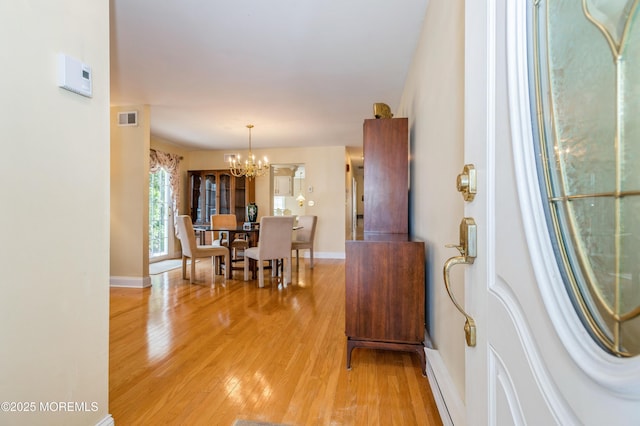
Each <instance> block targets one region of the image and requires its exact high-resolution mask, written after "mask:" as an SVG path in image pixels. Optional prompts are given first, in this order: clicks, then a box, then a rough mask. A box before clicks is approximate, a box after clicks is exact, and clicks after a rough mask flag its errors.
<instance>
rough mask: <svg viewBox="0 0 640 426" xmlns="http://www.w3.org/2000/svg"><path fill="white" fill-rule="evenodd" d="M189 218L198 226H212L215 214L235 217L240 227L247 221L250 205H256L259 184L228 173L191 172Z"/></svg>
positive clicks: (220, 171) (189, 173)
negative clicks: (256, 188) (256, 185)
mask: <svg viewBox="0 0 640 426" xmlns="http://www.w3.org/2000/svg"><path fill="white" fill-rule="evenodd" d="M188 176H189V216H191V220H192V221H193V223H194V225H208V224H209V219H210V218H211V216H212V215H214V214H235V215H236V220H237V223H238V226H241V225H242V224H243V223H244V222H245V221H246V220H247V217H246V215H247V209H246V207H247V205H249V203H255V181H254V180H249V179H247V178H246V177H244V176H242V177H235V176H232V175H231V173H229V171H228V170H190V171H189V172H188Z"/></svg>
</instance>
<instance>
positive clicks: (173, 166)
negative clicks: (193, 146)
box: [149, 149, 182, 234]
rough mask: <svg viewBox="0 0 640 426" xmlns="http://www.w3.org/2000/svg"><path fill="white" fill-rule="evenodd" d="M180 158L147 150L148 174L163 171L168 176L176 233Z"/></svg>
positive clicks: (176, 230) (175, 230)
mask: <svg viewBox="0 0 640 426" xmlns="http://www.w3.org/2000/svg"><path fill="white" fill-rule="evenodd" d="M181 158H182V157H180V156H179V155H175V154H169V153H167V152H162V151H156V150H155V149H151V150H149V172H151V173H155V172H157V171H158V170H160V169H161V168H162V169H165V170H166V172H167V173H168V174H169V185H170V186H171V214H172V216H173V229H174V232H175V233H176V234H177V232H178V225H177V219H178V199H179V196H180V167H179V165H180V159H181Z"/></svg>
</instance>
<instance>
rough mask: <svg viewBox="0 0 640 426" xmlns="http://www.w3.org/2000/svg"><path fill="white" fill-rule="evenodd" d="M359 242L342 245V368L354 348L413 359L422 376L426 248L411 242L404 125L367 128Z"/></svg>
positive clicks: (392, 121)
mask: <svg viewBox="0 0 640 426" xmlns="http://www.w3.org/2000/svg"><path fill="white" fill-rule="evenodd" d="M363 134H364V206H365V207H364V235H363V237H362V238H358V239H355V240H348V241H347V242H346V281H345V282H346V306H345V307H346V314H345V319H346V321H345V322H346V324H345V325H346V327H345V331H346V335H347V368H348V369H350V368H351V353H352V351H353V349H355V348H373V349H387V350H396V351H409V352H414V353H416V354H418V356H419V359H420V362H421V367H422V372H423V374H426V359H425V353H424V336H425V247H424V242H422V241H414V240H412V239H411V237H410V236H409V234H408V223H409V203H408V200H409V129H408V120H407V119H406V118H382V119H367V120H365V121H364V128H363Z"/></svg>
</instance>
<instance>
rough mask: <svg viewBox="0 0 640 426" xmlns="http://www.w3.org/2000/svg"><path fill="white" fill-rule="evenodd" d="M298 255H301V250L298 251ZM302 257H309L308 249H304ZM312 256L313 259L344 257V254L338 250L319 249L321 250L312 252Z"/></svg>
mask: <svg viewBox="0 0 640 426" xmlns="http://www.w3.org/2000/svg"><path fill="white" fill-rule="evenodd" d="M300 255H301V256H302V252H300ZM304 257H305V258H308V257H309V251H308V250H305V251H304ZM313 258H314V259H344V258H345V255H344V252H343V251H342V252H340V251H336V252H331V251H321V252H317V251H316V252H314V253H313Z"/></svg>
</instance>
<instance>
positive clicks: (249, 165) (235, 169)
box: [229, 124, 269, 180]
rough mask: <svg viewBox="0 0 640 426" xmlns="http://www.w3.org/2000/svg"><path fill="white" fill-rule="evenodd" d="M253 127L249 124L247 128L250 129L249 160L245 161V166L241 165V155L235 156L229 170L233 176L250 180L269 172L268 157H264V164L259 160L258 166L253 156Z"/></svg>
mask: <svg viewBox="0 0 640 426" xmlns="http://www.w3.org/2000/svg"><path fill="white" fill-rule="evenodd" d="M253 127H254V126H253V124H247V128H248V129H249V155H248V156H247V159H246V160H244V165H243V164H242V163H241V160H240V154H237V155H235V156H233V157H232V159H231V161H230V162H229V170H230V171H231V174H232V175H233V176H235V177H241V176H246V177H247V179H249V180H251V179H253V178H255V177H257V176H262V175H264V174H265V173H266V172H267V171H268V170H269V160H267V157H264V163H263V162H262V160H258V164H256V156H255V155H253V151H252V150H251V129H253Z"/></svg>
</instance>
